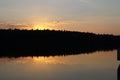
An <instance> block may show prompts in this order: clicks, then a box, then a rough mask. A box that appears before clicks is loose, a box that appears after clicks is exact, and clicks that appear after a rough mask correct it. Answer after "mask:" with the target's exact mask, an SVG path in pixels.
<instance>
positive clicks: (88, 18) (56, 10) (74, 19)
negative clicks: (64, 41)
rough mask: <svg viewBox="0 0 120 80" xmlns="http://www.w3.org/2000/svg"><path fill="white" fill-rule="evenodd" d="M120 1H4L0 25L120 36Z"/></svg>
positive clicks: (1, 5) (1, 7) (0, 1)
mask: <svg viewBox="0 0 120 80" xmlns="http://www.w3.org/2000/svg"><path fill="white" fill-rule="evenodd" d="M119 8H120V0H0V28H2V29H3V28H19V29H57V30H71V31H82V32H94V33H110V34H118V35H120V31H119V30H120V9H119Z"/></svg>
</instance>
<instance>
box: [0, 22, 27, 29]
mask: <svg viewBox="0 0 120 80" xmlns="http://www.w3.org/2000/svg"><path fill="white" fill-rule="evenodd" d="M28 27H29V25H22V24H8V23H0V29H27V28H28Z"/></svg>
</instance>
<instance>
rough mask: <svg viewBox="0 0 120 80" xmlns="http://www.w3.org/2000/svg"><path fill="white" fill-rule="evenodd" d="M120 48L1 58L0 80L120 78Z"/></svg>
mask: <svg viewBox="0 0 120 80" xmlns="http://www.w3.org/2000/svg"><path fill="white" fill-rule="evenodd" d="M119 64H120V62H119V61H117V50H114V51H107V52H94V53H91V54H80V55H70V56H55V57H52V56H51V57H42V56H40V57H20V58H0V80H117V69H118V66H119Z"/></svg>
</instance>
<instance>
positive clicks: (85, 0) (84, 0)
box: [79, 0, 89, 3]
mask: <svg viewBox="0 0 120 80" xmlns="http://www.w3.org/2000/svg"><path fill="white" fill-rule="evenodd" d="M79 1H80V2H82V3H88V2H89V1H87V0H79Z"/></svg>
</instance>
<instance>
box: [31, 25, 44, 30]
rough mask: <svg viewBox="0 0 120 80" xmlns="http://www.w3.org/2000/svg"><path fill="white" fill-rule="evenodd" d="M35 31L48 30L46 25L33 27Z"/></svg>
mask: <svg viewBox="0 0 120 80" xmlns="http://www.w3.org/2000/svg"><path fill="white" fill-rule="evenodd" d="M33 29H34V30H36V29H38V30H44V29H46V28H45V26H44V25H34V26H33Z"/></svg>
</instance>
